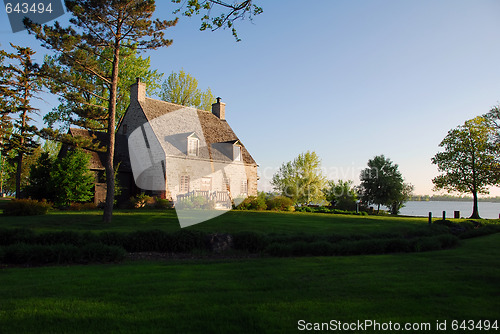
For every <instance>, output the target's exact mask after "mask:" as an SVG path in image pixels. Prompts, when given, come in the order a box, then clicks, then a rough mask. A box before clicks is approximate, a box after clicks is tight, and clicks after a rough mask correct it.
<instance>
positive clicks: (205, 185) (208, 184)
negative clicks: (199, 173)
mask: <svg viewBox="0 0 500 334" xmlns="http://www.w3.org/2000/svg"><path fill="white" fill-rule="evenodd" d="M200 190H201V191H211V190H212V178H211V177H202V178H201V189H200Z"/></svg>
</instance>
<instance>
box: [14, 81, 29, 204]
mask: <svg viewBox="0 0 500 334" xmlns="http://www.w3.org/2000/svg"><path fill="white" fill-rule="evenodd" d="M27 95H28V94H27V90H26V89H25V91H24V100H25V101H26V100H27ZM26 110H27V109H26V108H25V109H24V111H23V114H22V123H21V125H22V126H21V131H20V135H21V139H20V143H21V148H20V151H19V153H18V154H17V170H16V199H20V198H21V175H22V172H23V151H22V150H23V148H24V130H25V128H26Z"/></svg>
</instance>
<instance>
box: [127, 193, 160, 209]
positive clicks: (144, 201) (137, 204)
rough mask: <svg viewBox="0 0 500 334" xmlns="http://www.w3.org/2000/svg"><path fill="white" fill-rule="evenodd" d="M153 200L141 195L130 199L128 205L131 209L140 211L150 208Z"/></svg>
mask: <svg viewBox="0 0 500 334" xmlns="http://www.w3.org/2000/svg"><path fill="white" fill-rule="evenodd" d="M154 202H155V201H154V199H153V198H152V197H151V196H148V195H146V194H145V193H141V194H139V195H137V196H135V197H130V200H129V203H130V206H131V207H132V208H133V209H140V208H144V207H146V206H152V205H153V204H154Z"/></svg>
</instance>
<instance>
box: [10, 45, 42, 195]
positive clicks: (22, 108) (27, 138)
mask: <svg viewBox="0 0 500 334" xmlns="http://www.w3.org/2000/svg"><path fill="white" fill-rule="evenodd" d="M10 45H11V46H12V47H13V48H14V49H15V50H16V51H17V52H16V53H7V52H6V51H5V50H0V54H1V55H2V57H4V58H6V59H10V60H11V62H10V63H9V64H5V65H3V64H2V67H1V71H2V73H4V76H3V78H2V84H1V85H0V94H1V95H2V99H3V101H2V108H3V112H2V118H3V119H4V121H3V122H2V133H1V135H2V143H1V145H2V152H3V153H4V154H9V152H15V156H16V158H15V163H16V198H20V197H21V174H22V170H23V159H24V157H25V156H26V155H32V154H33V152H34V149H35V148H36V147H37V146H38V143H37V142H36V141H35V136H36V135H37V133H38V130H37V128H36V127H35V126H33V125H30V121H32V115H33V114H35V113H36V111H37V109H35V108H33V107H32V106H31V100H32V99H33V98H36V95H37V94H38V93H39V92H40V91H41V84H40V77H39V67H38V65H37V64H35V63H33V55H34V54H35V52H34V51H33V50H32V49H31V48H28V47H20V46H16V45H14V44H12V43H11V44H10ZM13 116H15V119H16V121H15V122H14V123H13V124H12V127H11V129H10V133H8V132H7V130H6V129H8V124H9V123H8V122H9V118H14V117H13Z"/></svg>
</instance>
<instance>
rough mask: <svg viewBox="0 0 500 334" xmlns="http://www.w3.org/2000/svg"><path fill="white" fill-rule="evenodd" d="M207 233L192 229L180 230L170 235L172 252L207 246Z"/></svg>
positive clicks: (188, 250)
mask: <svg viewBox="0 0 500 334" xmlns="http://www.w3.org/2000/svg"><path fill="white" fill-rule="evenodd" d="M207 239H208V235H207V234H205V233H203V232H199V231H192V230H180V231H177V232H175V233H174V234H173V235H172V243H171V247H170V250H171V251H172V252H190V251H192V250H194V249H206V248H207Z"/></svg>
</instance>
